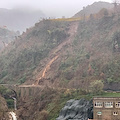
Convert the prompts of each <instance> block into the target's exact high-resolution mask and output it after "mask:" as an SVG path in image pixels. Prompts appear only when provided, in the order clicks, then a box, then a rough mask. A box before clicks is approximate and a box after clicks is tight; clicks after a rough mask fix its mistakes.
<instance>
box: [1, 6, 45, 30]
mask: <svg viewBox="0 0 120 120" xmlns="http://www.w3.org/2000/svg"><path fill="white" fill-rule="evenodd" d="M43 17H45V15H44V14H43V13H42V11H40V10H30V9H27V8H26V9H24V8H20V9H3V8H0V18H1V19H0V26H7V28H9V29H11V30H15V31H17V30H19V31H25V30H26V28H29V27H31V26H33V25H34V23H35V22H37V21H39V20H40V19H41V18H43Z"/></svg>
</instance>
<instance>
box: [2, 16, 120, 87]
mask: <svg viewBox="0 0 120 120" xmlns="http://www.w3.org/2000/svg"><path fill="white" fill-rule="evenodd" d="M119 30H120V28H119V19H117V17H116V16H111V15H110V16H103V17H102V18H101V19H99V20H98V19H94V20H92V21H91V19H89V20H88V21H82V20H80V21H57V20H56V21H54V20H43V21H41V22H39V23H36V25H35V26H34V27H33V28H31V29H28V30H27V32H26V33H23V34H22V35H21V36H20V37H19V38H17V40H16V41H14V42H12V43H11V44H10V45H9V46H8V48H7V49H6V50H4V52H3V53H2V54H1V57H0V65H1V68H0V73H1V74H0V82H1V83H15V84H18V83H19V84H22V83H24V84H36V85H37V84H39V85H48V86H58V87H63V88H64V87H68V88H79V87H80V88H83V86H84V89H87V88H88V86H89V84H90V82H93V81H95V80H102V81H103V82H104V84H106V83H111V82H112V83H114V82H120V80H119V64H120V63H119V57H120V56H119V52H118V50H116V49H117V48H115V46H113V45H114V44H115V45H119V38H116V36H117V35H118V34H119ZM117 33H118V34H117ZM116 34H117V35H116ZM115 38H116V40H114V39H115ZM117 41H118V42H117ZM114 51H115V52H114ZM66 85H67V86H66Z"/></svg>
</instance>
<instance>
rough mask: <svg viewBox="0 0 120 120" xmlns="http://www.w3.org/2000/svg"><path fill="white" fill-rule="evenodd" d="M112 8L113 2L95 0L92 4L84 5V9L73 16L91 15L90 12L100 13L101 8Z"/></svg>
mask: <svg viewBox="0 0 120 120" xmlns="http://www.w3.org/2000/svg"><path fill="white" fill-rule="evenodd" d="M103 8H105V9H112V8H113V4H111V3H107V2H95V3H93V4H92V5H88V6H87V7H84V8H83V10H81V11H80V12H78V13H77V14H75V15H74V16H73V17H75V18H76V17H81V16H84V15H85V16H89V15H90V14H95V13H98V12H99V11H100V10H101V9H103Z"/></svg>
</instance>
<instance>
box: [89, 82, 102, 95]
mask: <svg viewBox="0 0 120 120" xmlns="http://www.w3.org/2000/svg"><path fill="white" fill-rule="evenodd" d="M103 87H104V84H103V82H102V81H101V80H96V81H94V82H91V83H90V92H91V93H93V94H101V93H102V91H103Z"/></svg>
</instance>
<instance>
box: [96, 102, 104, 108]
mask: <svg viewBox="0 0 120 120" xmlns="http://www.w3.org/2000/svg"><path fill="white" fill-rule="evenodd" d="M94 106H95V107H99V108H102V107H103V103H102V102H95V103H94Z"/></svg>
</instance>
